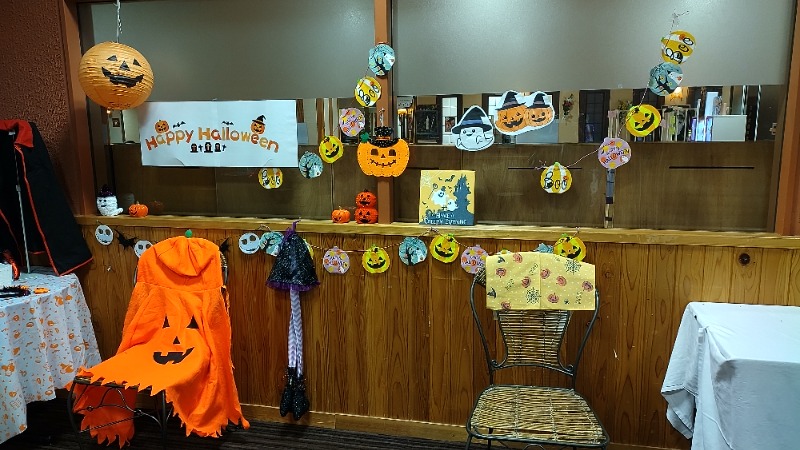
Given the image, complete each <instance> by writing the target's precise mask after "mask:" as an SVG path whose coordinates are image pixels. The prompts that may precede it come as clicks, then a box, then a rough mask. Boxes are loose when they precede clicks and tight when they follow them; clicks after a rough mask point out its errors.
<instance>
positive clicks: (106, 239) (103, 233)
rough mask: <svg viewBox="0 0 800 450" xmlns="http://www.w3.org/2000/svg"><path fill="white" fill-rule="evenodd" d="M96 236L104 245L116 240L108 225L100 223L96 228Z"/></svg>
mask: <svg viewBox="0 0 800 450" xmlns="http://www.w3.org/2000/svg"><path fill="white" fill-rule="evenodd" d="M94 238H95V239H97V242H99V243H101V244H103V245H111V243H112V242H114V232H113V231H111V227H109V226H108V225H98V226H97V228H95V229H94Z"/></svg>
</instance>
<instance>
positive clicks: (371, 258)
mask: <svg viewBox="0 0 800 450" xmlns="http://www.w3.org/2000/svg"><path fill="white" fill-rule="evenodd" d="M361 263H362V265H363V266H364V270H366V271H367V272H369V273H383V272H386V271H387V270H388V269H389V265H390V264H391V261H389V254H388V253H386V250H384V249H382V248H380V247H372V248H370V249H369V250H367V251H366V252H364V256H362V257H361Z"/></svg>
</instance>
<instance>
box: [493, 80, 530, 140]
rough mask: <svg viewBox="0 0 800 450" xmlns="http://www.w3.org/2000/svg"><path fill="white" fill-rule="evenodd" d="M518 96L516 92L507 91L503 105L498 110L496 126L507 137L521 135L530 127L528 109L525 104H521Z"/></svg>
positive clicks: (504, 94) (503, 97)
mask: <svg viewBox="0 0 800 450" xmlns="http://www.w3.org/2000/svg"><path fill="white" fill-rule="evenodd" d="M518 95H519V94H518V93H517V92H515V91H506V92H505V93H503V96H502V99H503V105H502V106H500V108H498V109H497V118H496V119H495V121H494V126H495V128H497V130H498V131H500V132H501V133H503V134H505V135H509V136H513V135H517V134H520V133H522V132H523V131H525V130H524V129H525V127H527V125H528V124H527V115H528V107H527V106H525V104H524V103H520V101H519V99H518V98H517V97H518Z"/></svg>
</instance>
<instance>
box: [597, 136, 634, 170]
mask: <svg viewBox="0 0 800 450" xmlns="http://www.w3.org/2000/svg"><path fill="white" fill-rule="evenodd" d="M597 159H598V160H600V165H602V166H603V167H605V168H606V169H616V168H617V167H619V166H621V165H623V164H625V163H627V162H628V161H630V160H631V146H630V145H629V144H628V143H627V142H625V140H623V139H619V138H610V137H607V138H605V139H603V143H602V144H600V147H599V148H598V149H597Z"/></svg>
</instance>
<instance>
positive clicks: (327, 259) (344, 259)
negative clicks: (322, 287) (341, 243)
mask: <svg viewBox="0 0 800 450" xmlns="http://www.w3.org/2000/svg"><path fill="white" fill-rule="evenodd" d="M322 267H323V268H325V270H327V271H328V273H333V274H344V273H347V271H348V270H350V256H349V255H348V254H347V252H345V251H344V250H341V249H340V248H339V247H333V248H331V249H328V251H326V252H325V254H324V255H323V256H322Z"/></svg>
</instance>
